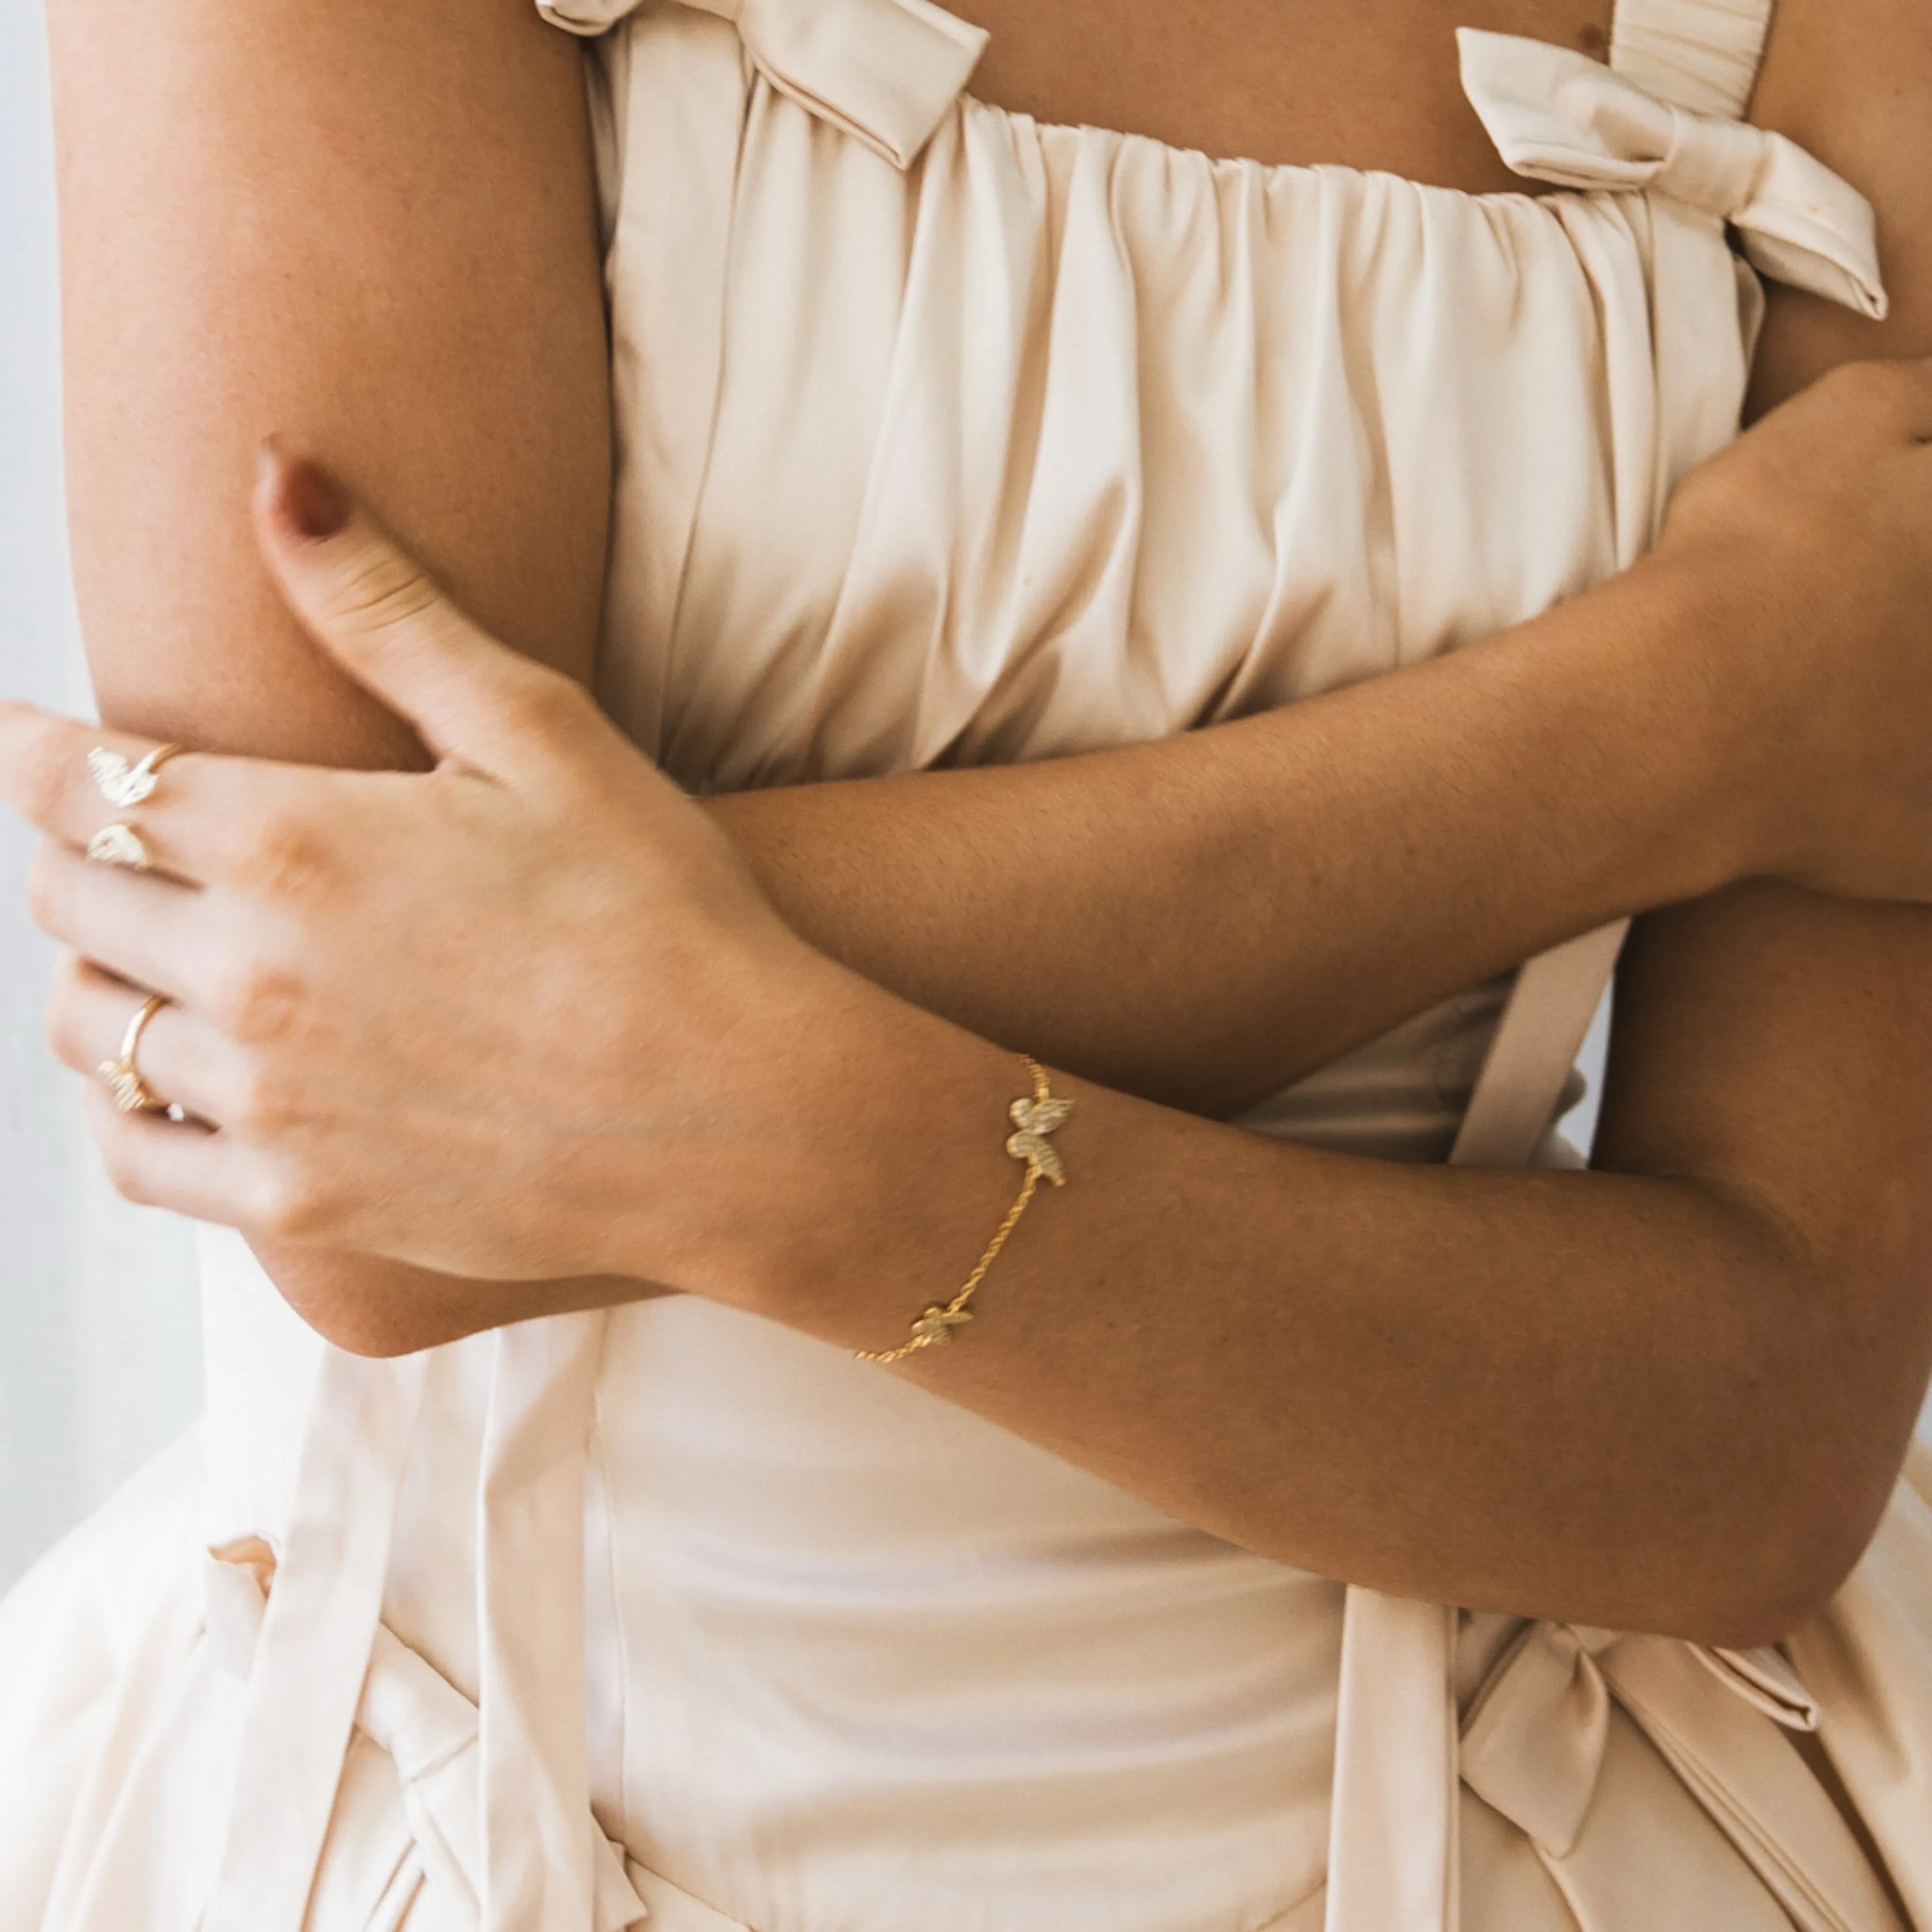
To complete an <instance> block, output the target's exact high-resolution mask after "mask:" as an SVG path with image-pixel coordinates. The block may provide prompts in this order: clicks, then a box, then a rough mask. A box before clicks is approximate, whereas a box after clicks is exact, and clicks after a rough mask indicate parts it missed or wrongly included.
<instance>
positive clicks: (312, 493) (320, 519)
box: [257, 440, 354, 543]
mask: <svg viewBox="0 0 1932 1932" xmlns="http://www.w3.org/2000/svg"><path fill="white" fill-rule="evenodd" d="M257 460H258V462H259V463H260V469H261V472H262V475H263V478H264V480H266V481H269V482H270V484H271V487H272V489H273V490H274V495H273V496H272V498H271V499H270V502H271V505H272V508H273V509H274V511H275V514H276V515H277V516H278V517H279V518H280V519H281V521H282V522H283V523H284V524H285V525H286V526H287V528H288V529H289V531H290V534H291V535H294V536H296V537H297V538H300V539H301V540H302V541H304V542H305V543H320V542H321V541H323V539H324V538H328V537H332V536H335V535H338V534H339V533H340V532H341V530H342V529H343V527H344V526H345V525H346V524H347V523H348V521H349V518H350V512H351V511H352V510H353V507H354V505H353V504H352V502H350V496H349V492H348V491H347V490H345V489H344V487H342V485H341V484H340V483H338V481H336V480H335V478H334V477H333V476H332V475H330V474H329V472H328V471H327V470H326V469H324V468H323V466H322V465H321V464H320V463H318V462H317V461H316V460H315V459H314V458H313V457H310V456H293V455H290V454H288V452H286V451H284V450H283V449H280V448H278V446H277V445H276V444H275V443H274V442H273V441H272V440H271V441H269V442H267V443H263V445H262V446H261V449H260V451H259V452H257Z"/></svg>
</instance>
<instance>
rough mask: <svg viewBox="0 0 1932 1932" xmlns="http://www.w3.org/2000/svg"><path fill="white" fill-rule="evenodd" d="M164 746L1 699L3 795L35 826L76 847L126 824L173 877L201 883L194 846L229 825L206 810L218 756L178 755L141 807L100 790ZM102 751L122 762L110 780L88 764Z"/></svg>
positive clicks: (156, 777)
mask: <svg viewBox="0 0 1932 1932" xmlns="http://www.w3.org/2000/svg"><path fill="white" fill-rule="evenodd" d="M159 749H160V746H159V745H157V744H156V742H154V740H153V739H150V738H136V737H132V736H129V734H128V733H126V732H124V731H107V730H103V729H102V728H101V727H100V726H99V725H98V724H82V723H80V722H77V721H76V720H74V718H62V717H58V716H56V715H55V714H53V713H52V712H46V711H40V710H37V709H35V708H34V706H31V705H28V704H17V703H10V702H5V701H0V795H4V796H5V798H6V799H7V802H9V803H10V805H13V807H14V808H15V809H16V810H17V811H19V812H20V815H21V816H22V817H23V818H25V819H26V820H28V822H29V823H31V824H33V825H35V826H38V827H39V828H40V830H41V831H43V832H46V833H47V834H48V835H49V836H50V837H52V838H58V839H60V840H62V841H63V842H64V843H65V844H68V845H71V846H72V847H74V848H75V849H76V850H80V851H85V850H86V849H87V847H88V845H89V841H92V839H93V838H95V835H97V834H98V833H99V832H101V831H102V830H103V829H104V828H105V827H107V826H111V825H119V826H125V827H127V829H129V830H130V831H131V832H133V833H134V834H135V835H136V836H137V837H138V838H139V841H140V844H141V846H142V847H143V848H144V849H145V856H146V858H147V860H148V862H149V863H150V864H151V865H153V866H154V868H156V869H157V870H159V871H165V872H167V873H169V874H171V875H172V876H173V877H176V878H181V879H188V880H200V879H201V878H202V877H204V876H205V868H203V867H202V865H201V864H200V863H199V855H198V854H197V853H196V847H197V846H200V845H205V844H207V843H208V829H209V828H211V827H213V826H219V825H220V824H223V823H225V822H226V819H225V816H224V815H223V814H220V813H217V812H213V811H210V810H209V809H208V800H207V799H206V796H205V793H206V791H207V790H208V779H209V778H210V777H211V774H212V768H213V767H214V766H216V765H217V764H218V763H220V762H221V761H220V760H214V759H210V758H205V757H199V756H197V755H196V754H193V753H190V752H185V751H184V752H180V753H178V754H175V755H174V756H172V757H169V759H168V760H167V762H166V763H165V764H164V765H163V766H162V767H161V768H160V769H159V770H158V771H157V772H155V773H154V789H153V790H152V791H151V793H149V794H148V796H147V797H146V798H145V799H142V800H141V801H140V802H139V803H137V804H128V803H115V802H110V799H108V797H107V794H106V793H105V791H104V789H103V787H104V784H105V783H110V782H112V781H113V779H114V778H115V777H116V776H120V775H125V774H127V773H129V772H132V771H133V769H134V768H135V767H136V766H139V763H140V762H141V760H142V759H144V758H145V757H149V756H150V755H151V754H153V753H154V752H155V751H158V750H159ZM101 752H105V753H107V754H110V755H111V756H112V757H113V758H114V759H115V760H118V772H115V771H114V770H113V769H110V772H108V773H107V775H106V776H105V778H104V777H103V776H101V775H97V774H96V772H95V770H94V769H92V766H91V765H90V763H89V759H90V757H91V756H92V755H93V754H98V753H101Z"/></svg>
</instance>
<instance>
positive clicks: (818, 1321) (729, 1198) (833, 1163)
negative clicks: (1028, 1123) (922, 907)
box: [624, 962, 1027, 1348]
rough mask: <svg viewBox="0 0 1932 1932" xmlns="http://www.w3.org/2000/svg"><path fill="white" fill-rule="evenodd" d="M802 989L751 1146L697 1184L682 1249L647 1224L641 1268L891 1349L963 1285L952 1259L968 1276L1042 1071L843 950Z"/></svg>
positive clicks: (1011, 1177) (776, 1021) (1012, 1179)
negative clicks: (904, 994) (1030, 1073)
mask: <svg viewBox="0 0 1932 1932" xmlns="http://www.w3.org/2000/svg"><path fill="white" fill-rule="evenodd" d="M793 992H794V993H795V995H796V997H795V998H789V997H788V998H787V999H786V1000H785V1001H784V1003H783V1009H782V1010H780V1011H778V1012H775V1013H774V1014H773V1015H772V1016H771V1018H772V1023H771V1025H770V1026H769V1041H770V1044H769V1047H768V1048H767V1049H763V1050H761V1053H760V1058H761V1059H762V1061H763V1064H764V1067H765V1068H766V1081H765V1082H764V1084H763V1086H762V1088H761V1089H760V1091H758V1092H757V1094H755V1095H753V1096H749V1097H748V1099H747V1103H746V1121H747V1131H746V1133H745V1142H744V1153H743V1156H742V1159H739V1160H736V1161H733V1162H731V1163H728V1172H724V1173H723V1174H721V1172H720V1171H719V1169H718V1164H717V1163H710V1164H709V1166H707V1169H706V1172H705V1173H704V1174H703V1175H701V1176H698V1177H696V1178H695V1182H696V1185H695V1187H694V1190H693V1192H692V1193H691V1196H690V1197H689V1201H690V1206H691V1210H692V1211H691V1214H690V1215H689V1216H688V1218H686V1219H685V1220H682V1223H681V1225H680V1226H679V1228H677V1229H676V1230H674V1231H672V1232H671V1233H670V1247H671V1248H672V1249H673V1250H674V1252H673V1253H670V1254H669V1255H668V1256H667V1253H666V1231H665V1230H664V1229H663V1228H662V1227H661V1226H660V1227H657V1228H650V1229H640V1230H638V1231H637V1234H636V1235H635V1236H634V1239H633V1243H632V1245H631V1247H630V1248H629V1249H628V1250H627V1256H626V1259H625V1264H624V1265H625V1268H626V1271H628V1272H631V1273H634V1274H640V1275H643V1276H646V1277H649V1276H652V1275H655V1277H657V1278H659V1279H670V1280H676V1282H677V1283H678V1284H679V1286H681V1287H683V1288H685V1289H688V1290H689V1291H690V1292H693V1293H695V1294H697V1295H701V1296H703V1297H704V1298H706V1299H708V1300H712V1301H719V1302H722V1303H724V1304H728V1305H730V1306H732V1307H738V1308H741V1309H743V1310H745V1311H747V1312H748V1313H755V1314H760V1315H764V1316H769V1317H770V1318H772V1319H775V1320H778V1321H781V1322H785V1323H786V1324H787V1325H790V1326H792V1327H796V1328H802V1329H803V1330H805V1331H807V1332H809V1333H814V1334H820V1335H830V1336H832V1337H837V1338H838V1339H841V1340H849V1342H850V1345H851V1346H853V1347H855V1348H856V1347H861V1346H877V1345H879V1344H880V1343H882V1342H883V1341H889V1340H895V1339H897V1338H898V1334H900V1333H901V1332H902V1331H903V1329H904V1324H905V1322H907V1320H909V1319H910V1318H911V1317H912V1316H914V1315H916V1313H918V1311H919V1308H920V1307H923V1306H925V1305H926V1303H928V1302H931V1301H944V1299H945V1297H946V1295H948V1294H950V1292H952V1291H953V1289H956V1287H957V1286H959V1283H958V1282H957V1281H954V1280H950V1279H944V1278H943V1277H944V1276H945V1274H946V1272H947V1269H948V1268H950V1267H951V1266H952V1265H953V1264H954V1263H955V1262H956V1263H957V1264H958V1267H959V1271H960V1272H961V1273H962V1274H963V1273H964V1271H965V1268H966V1266H967V1265H968V1263H970V1262H971V1260H972V1259H973V1257H974V1255H976V1254H977V1253H979V1252H980V1249H981V1248H982V1247H983V1246H984V1244H985V1242H986V1238H987V1236H988V1235H989V1234H990V1233H991V1232H992V1229H993V1228H994V1226H996V1225H997V1223H998V1220H999V1217H1000V1216H1001V1214H1002V1213H1003V1212H1004V1211H1005V1209H1006V1208H1007V1206H1008V1205H1010V1200H1011V1198H1012V1196H1013V1190H1014V1188H1015V1187H1016V1186H1017V1185H1018V1181H1019V1169H1018V1168H1016V1166H1015V1164H1014V1163H1013V1160H1011V1159H1010V1158H1009V1157H1007V1155H1006V1154H1005V1153H1004V1141H1005V1138H1006V1136H1007V1135H1008V1134H1009V1133H1011V1132H1012V1124H1011V1122H1010V1121H1009V1119H1008V1117H1007V1109H1008V1107H1009V1106H1010V1103H1012V1101H1013V1099H1014V1098H1015V1097H1016V1096H1017V1095H1019V1094H1020V1093H1021V1092H1022V1088H1025V1086H1026V1085H1027V1083H1026V1081H1025V1077H1024V1074H1023V1070H1022V1064H1021V1061H1020V1060H1019V1056H1018V1055H1017V1054H1016V1053H1013V1052H1009V1051H1007V1049H1004V1047H1001V1046H994V1045H993V1044H992V1043H989V1042H988V1041H986V1040H981V1039H979V1038H978V1037H976V1036H974V1035H973V1034H970V1033H968V1032H966V1031H964V1030H963V1029H962V1028H959V1027H956V1026H954V1025H951V1024H950V1023H949V1022H946V1021H944V1020H941V1019H935V1017H934V1016H932V1015H931V1014H929V1013H923V1012H922V1011H920V1010H919V1009H918V1008H916V1007H912V1006H909V1005H907V1004H906V1003H905V1002H904V1001H901V1000H899V999H897V998H894V997H892V995H889V994H886V993H884V992H881V991H880V989H877V987H875V986H871V984H869V983H867V982H866V981H865V980H860V979H859V978H858V977H856V975H853V974H849V973H847V972H846V971H844V969H842V968H838V967H836V966H834V965H831V964H830V962H822V966H821V968H820V969H817V970H814V971H812V972H811V973H809V974H806V975H805V976H802V980H801V982H800V983H799V984H798V985H797V986H796V987H795V988H794V989H793ZM720 1181H721V1182H722V1184H719V1183H720ZM697 1187H701V1188H702V1189H703V1193H702V1195H701V1196H700V1194H699V1193H697V1191H696V1189H697Z"/></svg>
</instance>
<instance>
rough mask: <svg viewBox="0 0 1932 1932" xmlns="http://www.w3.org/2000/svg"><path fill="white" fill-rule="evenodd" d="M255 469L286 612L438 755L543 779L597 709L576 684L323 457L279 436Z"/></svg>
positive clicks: (268, 555)
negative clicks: (450, 588)
mask: <svg viewBox="0 0 1932 1932" xmlns="http://www.w3.org/2000/svg"><path fill="white" fill-rule="evenodd" d="M260 468H261V474H260V481H259V483H258V484H257V489H256V492H255V524H256V532H257V539H258V541H260V545H261V548H262V553H263V557H264V558H265V559H266V561H267V563H268V565H269V571H270V572H271V574H272V575H273V576H274V577H275V580H276V582H277V583H278V585H279V586H280V587H281V592H282V595H283V596H284V598H286V599H287V601H288V604H289V607H290V609H291V610H293V611H294V613H295V614H296V616H298V617H299V619H301V620H302V623H303V625H304V626H305V628H307V630H308V632H309V634H310V635H311V637H314V640H316V642H317V643H319V644H320V646H322V647H323V649H324V650H326V652H328V653H329V655H330V656H332V658H335V661H336V662H337V663H338V664H341V667H342V668H343V669H344V670H346V671H347V673H349V675H350V676H351V677H353V678H354V679H355V680H356V682H357V683H359V684H360V685H362V686H363V687H364V688H365V689H366V690H368V691H370V692H371V693H372V694H374V696H375V697H379V698H380V699H381V700H383V703H385V704H386V705H388V706H389V707H390V709H392V710H393V711H395V712H398V714H399V715H401V716H402V717H404V718H407V720H408V721H410V723H411V724H413V725H414V726H415V727H416V730H417V732H418V733H419V735H420V736H422V739H423V742H425V744H426V745H428V747H429V748H430V750H431V751H432V752H433V753H434V755H435V756H436V757H437V758H438V759H440V760H454V761H455V762H457V763H461V764H464V765H467V766H471V767H472V768H474V769H477V770H480V771H483V772H487V773H489V774H490V775H492V776H494V777H497V778H506V779H508V778H538V777H541V776H542V775H544V774H545V772H546V771H547V767H548V766H550V764H552V763H554V761H555V759H556V755H557V753H558V751H559V739H560V738H562V739H568V736H570V735H571V733H572V732H573V731H574V732H577V733H581V732H582V731H583V730H584V729H585V728H586V727H588V726H589V724H590V723H591V721H593V720H594V719H595V718H596V715H597V714H596V712H595V707H594V706H592V703H590V700H589V697H587V695H586V694H585V693H584V692H583V690H582V689H581V688H580V687H579V686H578V685H575V684H573V683H572V682H571V681H570V679H568V678H566V677H565V676H562V674H561V673H558V672H556V671H553V670H547V669H546V668H545V667H544V666H542V665H541V664H536V663H535V662H533V661H532V660H531V659H529V658H525V657H522V656H520V655H518V654H517V652H514V651H512V650H511V649H508V647H507V646H505V645H503V644H500V643H498V642H497V641H496V639H495V638H493V637H491V636H490V635H489V634H488V633H487V631H484V629H483V628H481V626H480V625H477V624H475V623H474V622H472V621H471V619H469V617H468V616H466V615H465V613H463V611H461V610H459V609H458V607H456V605H455V604H454V603H452V601H450V598H449V596H448V595H447V594H446V592H444V590H443V588H442V586H440V585H439V584H438V583H436V581H435V580H434V579H433V578H432V577H431V576H430V574H429V573H428V571H426V570H425V569H424V568H423V566H422V565H421V564H420V563H419V562H417V561H416V559H415V558H414V557H413V556H410V555H409V554H408V553H407V552H406V551H405V550H404V549H403V548H402V547H401V545H400V544H398V543H397V542H396V541H395V539H394V538H392V537H391V536H390V535H389V534H388V533H387V532H386V531H384V530H383V529H380V527H379V526H377V523H376V522H375V521H374V519H373V518H372V517H371V516H370V515H369V514H368V512H367V511H365V510H364V509H363V508H362V506H361V505H359V504H358V503H357V502H356V500H355V499H354V498H353V496H351V495H350V493H349V491H348V490H347V488H346V487H344V485H343V484H341V482H339V481H338V480H337V479H336V478H335V477H334V476H332V475H330V474H329V472H328V471H327V470H326V469H323V467H322V466H321V465H320V463H317V462H315V461H314V460H313V459H311V458H308V457H305V456H300V455H295V454H293V453H292V452H289V451H287V450H284V449H282V448H281V446H279V445H278V444H277V443H275V441H274V440H270V441H269V442H268V443H264V444H263V446H262V451H261V465H260Z"/></svg>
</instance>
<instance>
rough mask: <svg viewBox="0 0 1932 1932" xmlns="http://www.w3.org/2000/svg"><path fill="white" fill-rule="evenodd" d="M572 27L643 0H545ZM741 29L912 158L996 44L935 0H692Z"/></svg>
mask: <svg viewBox="0 0 1932 1932" xmlns="http://www.w3.org/2000/svg"><path fill="white" fill-rule="evenodd" d="M541 4H542V7H543V12H544V16H545V17H546V18H547V19H548V20H550V21H551V22H552V23H554V24H555V25H556V26H559V27H562V28H565V29H567V30H568V31H570V32H571V33H577V34H601V33H602V32H604V31H605V30H606V29H607V28H610V27H611V26H613V25H615V24H616V22H617V21H619V20H621V19H622V18H623V17H624V16H625V14H627V13H631V11H633V10H634V8H635V7H636V6H637V0H541ZM685 5H688V6H691V7H695V8H696V9H697V10H698V11H699V12H700V13H715V14H716V15H717V16H718V18H719V19H720V20H729V21H730V22H731V23H733V25H734V26H736V28H737V29H738V33H739V38H740V39H741V40H742V41H743V42H744V43H745V52H746V53H747V54H748V55H750V57H751V64H752V65H753V66H754V67H755V68H757V70H758V71H759V72H760V74H763V76H764V77H765V78H766V80H768V81H769V82H770V83H771V84H772V86H774V87H775V88H776V89H778V92H780V93H781V94H783V95H787V96H788V97H789V98H790V99H792V100H793V101H796V102H797V103H798V104H799V106H800V107H802V108H804V109H805V110H807V112H808V113H812V114H815V115H817V116H818V118H820V120H822V121H828V122H829V123H830V124H831V125H832V126H833V127H837V128H838V129H840V130H841V131H842V132H844V133H847V134H850V136H852V137H853V139H854V140H856V141H860V142H863V143H864V144H865V146H867V147H868V148H871V150H872V151H873V152H874V154H879V155H881V156H883V157H884V159H886V160H889V161H890V162H891V163H892V165H893V166H895V167H896V168H909V167H910V166H912V164H913V162H914V161H915V160H917V159H918V158H919V154H920V151H922V149H923V148H924V147H925V146H926V142H929V140H931V139H932V136H933V135H934V133H935V131H936V130H937V129H938V126H939V124H940V122H941V121H943V120H944V118H946V115H947V110H949V109H950V107H952V105H953V102H954V101H956V99H957V98H959V91H960V89H962V88H963V87H964V86H965V85H966V82H967V78H968V76H969V75H970V74H971V73H972V71H973V69H974V67H975V66H976V65H977V64H978V62H979V58H980V54H981V52H983V50H984V49H985V47H986V39H987V36H986V31H985V30H984V29H983V28H979V27H974V26H968V24H967V23H965V21H964V20H958V19H956V18H955V17H954V16H953V15H952V14H950V13H947V12H946V11H945V10H944V8H942V7H935V6H934V5H932V0H811V4H809V5H805V4H801V0H685Z"/></svg>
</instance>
